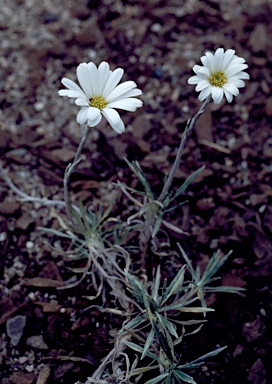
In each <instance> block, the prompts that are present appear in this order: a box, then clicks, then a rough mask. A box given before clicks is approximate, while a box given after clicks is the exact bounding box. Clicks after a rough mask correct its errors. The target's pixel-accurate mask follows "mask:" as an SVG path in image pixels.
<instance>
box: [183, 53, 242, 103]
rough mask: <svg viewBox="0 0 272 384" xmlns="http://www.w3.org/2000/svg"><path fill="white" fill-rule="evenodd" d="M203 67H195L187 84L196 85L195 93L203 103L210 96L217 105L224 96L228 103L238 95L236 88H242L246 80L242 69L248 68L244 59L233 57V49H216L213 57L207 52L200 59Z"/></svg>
mask: <svg viewBox="0 0 272 384" xmlns="http://www.w3.org/2000/svg"><path fill="white" fill-rule="evenodd" d="M200 60H201V62H202V64H203V66H200V65H195V66H194V67H193V71H194V72H195V73H196V75H195V76H192V77H190V78H189V79H188V83H189V84H197V86H196V91H197V92H200V94H199V96H198V98H199V100H201V101H204V100H205V99H207V98H208V96H210V95H211V97H212V99H213V101H214V103H215V104H219V103H220V102H221V100H222V98H223V96H224V95H225V97H226V99H227V101H228V102H229V103H230V102H231V101H232V99H233V96H237V95H238V94H239V89H238V88H243V87H244V86H245V82H244V81H243V80H248V79H249V75H248V73H246V72H244V69H246V68H247V67H248V65H247V64H245V59H243V58H242V57H238V56H236V55H235V51H234V50H233V49H228V50H227V51H226V52H224V49H223V48H218V49H217V50H216V52H215V54H214V55H213V54H212V53H210V52H207V53H206V55H205V56H202V57H201V59H200Z"/></svg>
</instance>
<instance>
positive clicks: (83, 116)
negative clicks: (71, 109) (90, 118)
mask: <svg viewBox="0 0 272 384" xmlns="http://www.w3.org/2000/svg"><path fill="white" fill-rule="evenodd" d="M87 111H88V108H86V107H83V108H81V109H80V111H79V112H78V114H77V118H76V120H77V122H78V124H85V123H86V122H87Z"/></svg>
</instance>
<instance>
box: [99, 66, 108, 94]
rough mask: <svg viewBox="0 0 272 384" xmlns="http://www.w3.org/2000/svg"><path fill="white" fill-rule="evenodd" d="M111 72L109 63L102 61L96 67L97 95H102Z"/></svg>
mask: <svg viewBox="0 0 272 384" xmlns="http://www.w3.org/2000/svg"><path fill="white" fill-rule="evenodd" d="M110 74H111V71H110V67H109V64H108V63H106V62H105V61H103V62H102V63H101V64H100V65H99V67H98V95H102V94H103V91H104V88H105V85H106V83H107V81H108V78H109V76H110Z"/></svg>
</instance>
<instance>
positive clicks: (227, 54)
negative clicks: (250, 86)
mask: <svg viewBox="0 0 272 384" xmlns="http://www.w3.org/2000/svg"><path fill="white" fill-rule="evenodd" d="M234 54H235V51H234V50H233V49H228V50H227V51H226V52H225V55H224V60H223V64H222V71H225V69H226V68H227V66H228V65H229V63H230V62H231V60H232V59H233V57H234Z"/></svg>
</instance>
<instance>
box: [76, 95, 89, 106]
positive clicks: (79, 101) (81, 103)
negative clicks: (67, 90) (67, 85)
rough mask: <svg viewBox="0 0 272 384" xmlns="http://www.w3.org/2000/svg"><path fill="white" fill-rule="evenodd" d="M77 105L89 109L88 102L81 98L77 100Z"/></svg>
mask: <svg viewBox="0 0 272 384" xmlns="http://www.w3.org/2000/svg"><path fill="white" fill-rule="evenodd" d="M75 104H76V105H80V106H81V107H89V102H88V100H86V99H82V98H81V97H79V98H78V99H76V100H75Z"/></svg>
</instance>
